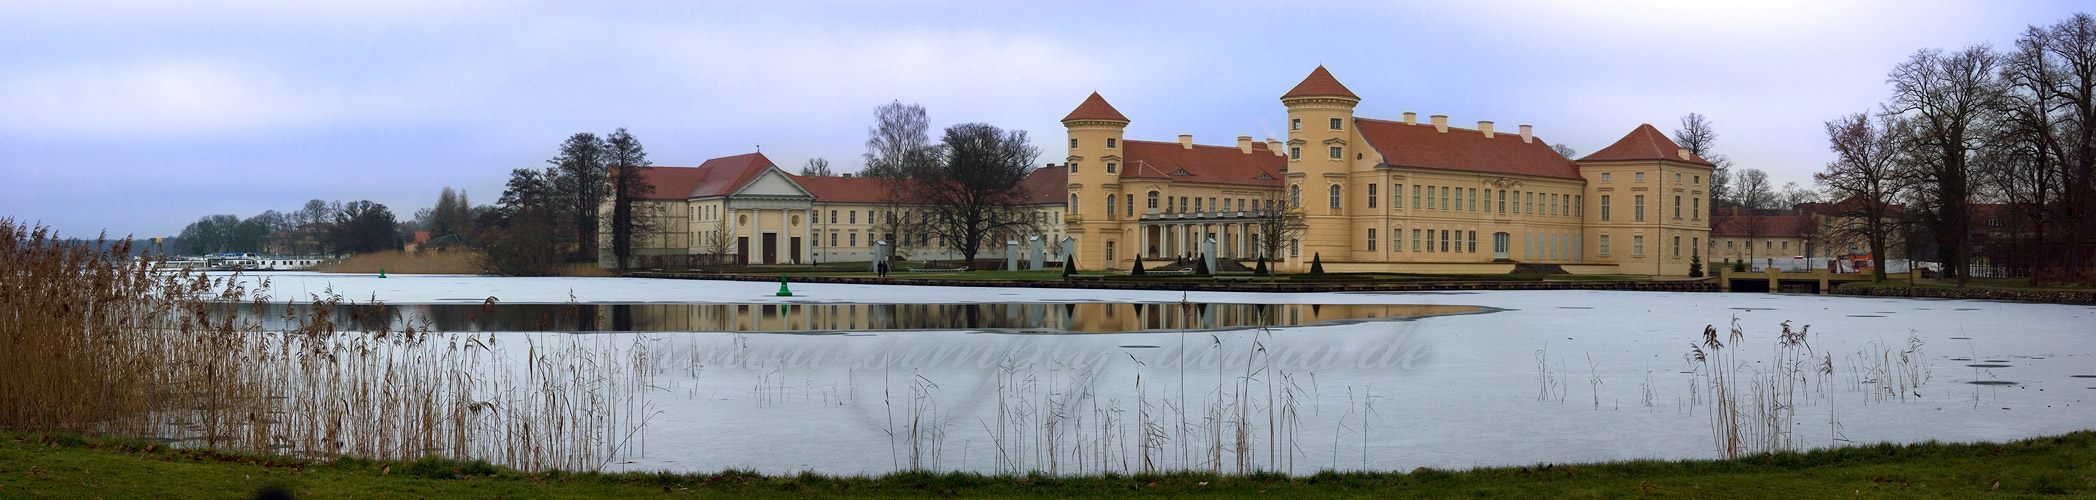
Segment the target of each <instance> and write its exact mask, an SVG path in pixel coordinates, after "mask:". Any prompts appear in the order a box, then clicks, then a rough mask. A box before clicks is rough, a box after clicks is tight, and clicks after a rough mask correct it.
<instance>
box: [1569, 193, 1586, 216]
mask: <svg viewBox="0 0 2096 500" xmlns="http://www.w3.org/2000/svg"><path fill="white" fill-rule="evenodd" d="M1572 216H1573V217H1586V216H1587V197H1586V195H1583V194H1575V195H1572Z"/></svg>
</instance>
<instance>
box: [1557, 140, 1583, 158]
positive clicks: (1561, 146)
mask: <svg viewBox="0 0 2096 500" xmlns="http://www.w3.org/2000/svg"><path fill="white" fill-rule="evenodd" d="M1550 150H1551V151H1556V152H1557V155H1558V156H1563V157H1565V159H1567V160H1569V159H1572V158H1573V157H1576V156H1579V150H1577V149H1572V146H1568V145H1565V143H1562V142H1560V143H1557V144H1552V145H1550Z"/></svg>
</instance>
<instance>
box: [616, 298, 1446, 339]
mask: <svg viewBox="0 0 2096 500" xmlns="http://www.w3.org/2000/svg"><path fill="white" fill-rule="evenodd" d="M605 309H608V310H606V311H603V313H604V314H599V316H598V318H597V325H596V326H597V327H598V328H597V329H598V330H610V331H628V330H633V331H737V332H779V331H858V330H952V329H968V330H1021V331H1024V330H1041V331H1058V332H1081V333H1113V332H1130V331H1140V330H1208V329H1225V328H1249V327H1261V326H1301V325H1312V324H1318V323H1325V322H1331V321H1343V320H1371V319H1392V318H1398V319H1401V318H1413V317H1421V316H1434V315H1443V314H1459V313H1467V312H1474V311H1477V310H1479V308H1476V307H1471V306H1446V305H1323V304H1180V303H1165V304H1126V303H1113V304H1108V303H1071V304H1047V303H1001V304H633V305H614V306H606V307H605ZM621 323H625V324H621Z"/></svg>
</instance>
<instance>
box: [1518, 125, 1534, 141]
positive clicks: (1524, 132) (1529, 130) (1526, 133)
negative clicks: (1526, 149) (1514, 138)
mask: <svg viewBox="0 0 2096 500" xmlns="http://www.w3.org/2000/svg"><path fill="white" fill-rule="evenodd" d="M1532 142H1536V134H1535V127H1530V126H1527V125H1522V126H1521V143H1522V144H1528V143H1532Z"/></svg>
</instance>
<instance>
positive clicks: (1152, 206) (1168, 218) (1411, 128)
mask: <svg viewBox="0 0 2096 500" xmlns="http://www.w3.org/2000/svg"><path fill="white" fill-rule="evenodd" d="M1280 101H1281V106H1282V108H1283V111H1284V112H1285V113H1286V115H1287V121H1286V123H1287V124H1288V135H1287V139H1286V141H1282V140H1278V139H1271V138H1270V139H1266V140H1264V141H1253V140H1252V138H1251V137H1249V136H1239V137H1237V141H1236V144H1234V145H1204V144H1195V143H1194V141H1193V137H1192V136H1189V135H1181V136H1179V137H1178V140H1177V141H1169V142H1159V141H1142V140H1130V139H1128V138H1126V137H1124V136H1123V131H1124V130H1125V129H1126V128H1127V126H1128V124H1129V123H1130V119H1129V118H1128V117H1127V116H1125V115H1122V114H1121V112H1120V111H1118V110H1116V109H1114V107H1113V105H1111V104H1108V103H1107V101H1106V99H1105V98H1104V97H1102V96H1100V95H1099V94H1098V93H1093V94H1092V95H1091V96H1089V97H1087V98H1085V99H1084V101H1083V102H1082V103H1080V104H1078V106H1077V108H1076V109H1075V110H1073V111H1071V112H1070V113H1069V115H1067V116H1065V117H1063V119H1062V123H1063V126H1064V127H1065V128H1066V129H1067V131H1068V134H1069V135H1068V137H1067V141H1068V142H1067V146H1068V149H1067V155H1066V156H1065V158H1064V161H1065V163H1063V164H1062V165H1054V164H1049V165H1048V166H1047V167H1044V168H1039V169H1036V170H1035V171H1034V172H1033V173H1032V174H1031V176H1030V177H1028V178H1027V179H1026V181H1025V182H1024V183H1023V184H1022V186H1021V189H1022V190H1023V191H1025V193H1024V194H1025V197H1026V198H1027V199H1028V200H1030V201H1029V205H1028V209H1029V210H1031V211H1033V212H1036V214H1035V215H1036V216H1037V217H1036V220H1035V222H1036V224H1035V229H1034V230H1033V231H1032V233H1034V234H1023V235H1021V234H1015V235H1000V236H1001V237H999V238H993V239H992V242H991V245H990V246H989V247H988V248H986V252H985V254H983V255H978V256H977V257H978V258H981V259H997V260H1001V257H1002V256H1003V241H1021V242H1022V243H1021V244H1022V245H1025V244H1026V243H1024V242H1025V241H1026V240H1027V239H1029V238H1032V237H1038V238H1040V239H1041V240H1042V241H1043V242H1045V243H1047V244H1045V245H1044V247H1045V249H1046V250H1047V252H1048V253H1049V254H1051V255H1052V257H1051V259H1050V260H1051V261H1052V262H1061V261H1062V260H1063V259H1064V258H1065V257H1069V258H1071V260H1072V261H1074V262H1075V263H1076V264H1077V265H1078V267H1079V268H1080V269H1087V270H1098V269H1121V270H1125V269H1130V268H1132V267H1133V266H1134V264H1135V259H1137V258H1141V259H1145V260H1173V259H1177V258H1181V257H1194V256H1205V255H1208V254H1209V251H1208V250H1207V249H1208V248H1210V247H1208V244H1209V243H1208V242H1209V241H1211V240H1212V241H1213V245H1214V246H1213V249H1214V250H1213V256H1214V257H1216V258H1219V259H1224V260H1231V261H1236V262H1240V263H1245V264H1247V265H1249V264H1250V263H1251V262H1252V260H1253V259H1255V258H1261V257H1263V258H1265V259H1267V260H1268V261H1269V262H1271V263H1273V265H1275V266H1277V267H1278V269H1279V270H1282V271H1292V272H1301V271H1305V270H1308V268H1309V265H1310V262H1311V261H1312V260H1313V259H1315V260H1317V261H1319V262H1321V263H1322V264H1323V266H1324V268H1325V269H1326V270H1328V271H1332V272H1445V273H1507V272H1512V271H1514V270H1515V269H1516V268H1517V266H1520V265H1524V264H1529V265H1541V267H1533V266H1532V267H1530V268H1528V269H1530V270H1531V271H1533V272H1550V271H1554V270H1557V269H1562V270H1564V271H1566V272H1572V273H1597V274H1604V273H1605V274H1613V273H1623V274H1660V275H1682V274H1687V273H1688V269H1689V262H1690V260H1691V259H1692V258H1693V257H1697V256H1699V255H1698V254H1699V252H1698V249H1708V248H1709V247H1708V246H1706V245H1712V246H1714V245H1715V242H1712V241H1710V228H1711V224H1710V221H1708V220H1706V219H1707V217H1706V214H1707V213H1708V212H1709V210H1708V205H1709V203H1710V199H1709V192H1708V181H1709V178H1710V173H1711V164H1710V163H1709V162H1707V161H1704V160H1703V159H1702V158H1697V157H1695V156H1694V155H1692V154H1689V152H1688V151H1687V150H1684V149H1681V148H1680V147H1679V146H1677V145H1675V144H1674V142H1673V141H1671V140H1669V139H1667V137H1666V135H1665V134H1662V133H1660V131H1659V130H1658V129H1655V128H1653V127H1652V126H1651V125H1640V126H1637V127H1635V128H1633V129H1632V130H1631V131H1630V133H1629V134H1627V135H1625V136H1623V138H1622V139H1621V140H1618V141H1616V143H1615V144H1612V145H1609V146H1608V147H1606V148H1602V149H1601V150H1599V151H1596V152H1594V153H1593V154H1590V155H1587V156H1586V157H1584V158H1580V159H1578V160H1572V159H1567V158H1565V157H1563V156H1561V155H1559V154H1558V153H1557V152H1556V151H1555V150H1554V149H1552V148H1551V146H1550V145H1549V143H1547V142H1545V141H1543V140H1542V139H1541V138H1538V137H1536V136H1535V135H1534V134H1533V131H1532V130H1531V128H1530V127H1529V126H1528V125H1521V126H1518V127H1516V128H1515V130H1514V132H1512V133H1503V132H1501V131H1499V130H1496V129H1495V128H1494V126H1493V123H1492V122H1489V121H1480V122H1477V126H1476V127H1475V128H1462V127H1454V126H1450V125H1449V123H1448V118H1447V117H1446V116H1442V115H1433V116H1430V117H1428V118H1427V119H1426V120H1425V121H1421V120H1419V119H1418V116H1417V115H1416V114H1414V113H1410V112H1407V113H1404V114H1403V115H1402V117H1400V118H1398V119H1395V120H1381V119H1373V118H1364V117H1359V116H1355V115H1354V109H1355V107H1356V106H1357V105H1358V104H1360V103H1361V97H1360V96H1358V95H1355V94H1354V93H1353V91H1351V90H1348V89H1347V87H1346V86H1345V85H1343V84H1341V83H1339V80H1338V79H1336V78H1334V77H1333V76H1332V74H1331V73H1330V72H1329V71H1327V70H1326V69H1325V68H1324V67H1322V66H1320V67H1318V68H1317V69H1316V70H1315V71H1312V72H1311V73H1310V76H1309V77H1307V78H1304V79H1303V81H1302V83H1300V84H1298V85H1296V86H1295V87H1294V88H1292V89H1289V90H1288V91H1287V92H1286V93H1283V94H1281V97H1280ZM1045 146H1048V147H1050V148H1052V147H1053V146H1054V145H1053V144H1050V145H1045ZM646 176H647V178H648V181H649V182H650V183H651V184H653V185H654V186H655V190H654V194H652V195H651V196H649V199H647V200H645V201H643V202H642V205H643V207H644V208H643V210H644V213H649V214H652V219H653V220H654V221H655V222H654V223H653V224H650V227H649V228H648V230H647V231H646V232H644V233H642V234H640V235H639V236H638V238H637V240H636V245H635V246H636V255H638V256H640V257H639V259H637V261H636V265H637V266H641V267H664V266H683V265H709V264H720V263H749V264H803V263H810V262H845V261H860V262H864V261H869V260H871V259H874V258H875V255H876V252H883V251H885V252H888V255H892V256H893V257H894V258H899V259H906V260H929V259H940V260H945V259H955V258H958V256H956V255H953V252H951V251H950V250H947V248H946V245H945V242H944V241H941V240H939V239H937V238H936V237H935V236H932V235H930V234H929V233H928V232H927V231H923V226H922V223H921V221H922V214H921V213H919V212H918V211H917V210H916V208H915V207H913V206H912V205H910V204H908V203H898V202H896V201H894V200H893V198H895V196H893V195H889V194H887V193H891V192H892V191H893V187H894V186H893V185H892V184H890V182H892V181H889V180H886V179H875V178H855V177H849V176H844V177H801V176H797V175H792V174H789V173H787V172H785V171H784V170H781V169H779V167H778V166H777V165H775V164H773V163H772V161H771V160H770V159H768V158H765V157H764V155H763V154H760V153H750V154H743V155H736V156H729V157H723V158H715V159H712V160H707V161H706V162H705V163H704V164H701V165H699V166H697V167H653V168H651V169H650V170H648V171H647V174H646ZM1269 207H1272V208H1273V209H1274V210H1268V208H1269ZM606 210H607V213H608V210H609V209H608V207H607V208H606ZM1276 211H1278V213H1281V214H1283V215H1282V216H1280V217H1274V216H1272V214H1274V213H1276ZM1283 221H1285V222H1283ZM1263 228H1264V229H1263ZM1269 232H1270V233H1271V234H1273V235H1274V236H1272V237H1271V238H1268V237H1265V236H1263V235H1264V234H1268V233H1269ZM603 233H608V231H600V236H599V237H600V239H604V240H605V241H604V242H603V245H602V247H603V248H609V247H610V245H609V241H608V238H609V236H608V235H606V234H603ZM1007 238H1009V239H1007ZM1065 239H1067V240H1069V241H1068V242H1069V243H1070V244H1071V246H1072V248H1074V249H1075V252H1074V255H1069V256H1063V255H1060V251H1061V249H1062V247H1063V245H1061V244H1056V243H1060V242H1063V241H1064V240H1065ZM1262 240H1264V241H1268V242H1272V243H1279V242H1281V241H1282V240H1285V244H1278V245H1273V246H1274V247H1275V248H1278V250H1276V251H1274V252H1272V254H1271V255H1262V254H1265V253H1267V252H1262V251H1261V250H1260V249H1261V248H1262V247H1264V246H1268V245H1261V244H1260V242H1261V241H1262ZM876 242H885V244H886V246H885V247H882V246H877V243H876ZM602 253H604V254H605V255H604V256H602V257H601V258H600V261H602V262H603V263H604V264H606V265H610V259H611V257H610V252H608V251H606V252H602ZM1700 256H1701V257H1702V258H1703V259H1704V260H1705V261H1706V262H1708V261H1709V260H1710V257H1711V256H1710V255H1700Z"/></svg>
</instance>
